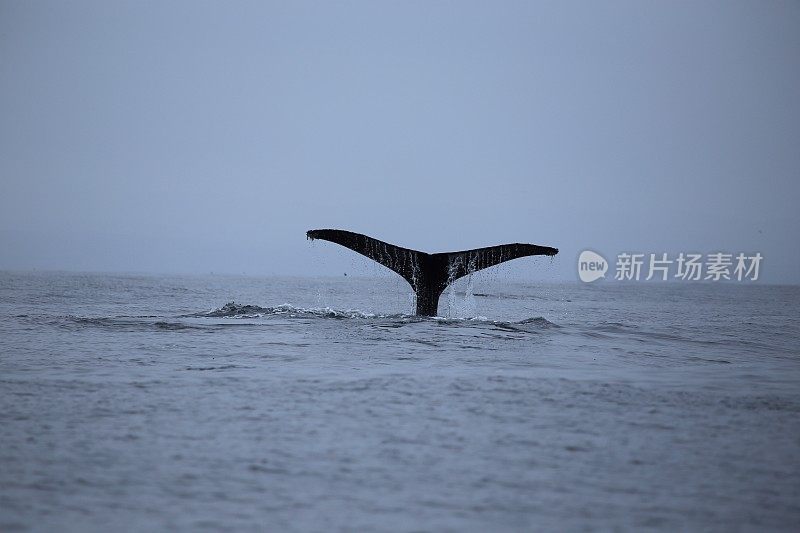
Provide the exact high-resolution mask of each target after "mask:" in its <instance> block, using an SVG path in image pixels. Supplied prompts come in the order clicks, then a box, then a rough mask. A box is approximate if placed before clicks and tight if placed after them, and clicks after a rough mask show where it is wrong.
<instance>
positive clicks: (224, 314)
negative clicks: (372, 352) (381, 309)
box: [183, 302, 412, 319]
mask: <svg viewBox="0 0 800 533" xmlns="http://www.w3.org/2000/svg"><path fill="white" fill-rule="evenodd" d="M183 316H184V317H186V318H188V317H191V318H202V317H210V318H236V317H239V318H259V317H265V316H286V317H288V318H298V317H309V318H314V317H317V318H339V319H341V318H405V317H411V316H412V315H404V314H388V315H381V314H376V313H365V312H363V311H360V310H358V309H347V310H339V309H333V308H331V307H310V308H305V307H296V306H294V305H291V304H282V305H277V306H275V307H261V306H258V305H250V304H237V303H235V302H228V303H226V304H225V305H223V306H222V307H220V308H218V309H214V310H213V311H205V312H201V313H194V314H190V315H183Z"/></svg>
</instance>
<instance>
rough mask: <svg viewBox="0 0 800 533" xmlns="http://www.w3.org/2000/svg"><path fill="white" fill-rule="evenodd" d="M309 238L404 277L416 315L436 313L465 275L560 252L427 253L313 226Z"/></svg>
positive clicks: (508, 247)
mask: <svg viewBox="0 0 800 533" xmlns="http://www.w3.org/2000/svg"><path fill="white" fill-rule="evenodd" d="M306 237H307V238H308V239H311V240H314V239H322V240H326V241H331V242H335V243H336V244H340V245H342V246H344V247H346V248H350V249H351V250H353V251H356V252H358V253H360V254H361V255H365V256H367V257H369V258H370V259H372V260H373V261H377V262H378V263H380V264H382V265H383V266H385V267H388V268H390V269H392V270H394V271H395V272H397V273H398V274H400V275H401V276H403V279H405V280H406V281H407V282H408V283H409V284H410V285H411V288H412V289H414V294H416V297H417V314H418V315H423V316H436V314H437V312H438V309H439V296H440V295H441V294H442V291H444V290H445V289H446V288H447V286H448V285H450V284H451V283H452V282H453V281H455V280H457V279H458V278H460V277H462V276H466V275H467V274H471V273H472V272H477V271H478V270H482V269H484V268H489V267H490V266H494V265H498V264H500V263H504V262H505V261H511V260H512V259H517V258H519V257H526V256H529V255H556V254H557V253H558V249H557V248H550V247H549V246H537V245H535V244H519V243H516V244H500V245H497V246H488V247H486V248H476V249H474V250H464V251H461V252H444V253H440V254H428V253H425V252H419V251H417V250H410V249H408V248H401V247H400V246H395V245H394V244H389V243H388V242H383V241H379V240H378V239H373V238H372V237H367V236H366V235H361V234H360V233H353V232H352V231H344V230H339V229H314V230H311V231H308V232H306Z"/></svg>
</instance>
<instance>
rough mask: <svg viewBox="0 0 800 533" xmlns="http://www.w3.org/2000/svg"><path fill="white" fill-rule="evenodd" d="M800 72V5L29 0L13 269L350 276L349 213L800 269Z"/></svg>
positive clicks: (13, 178) (6, 214)
mask: <svg viewBox="0 0 800 533" xmlns="http://www.w3.org/2000/svg"><path fill="white" fill-rule="evenodd" d="M798 95H800V3H798V2H788V1H787V2H779V1H769V2H763V1H755V0H754V1H751V2H734V1H728V0H726V1H724V2H719V3H717V2H643V1H640V0H636V1H632V2H588V1H587V2H577V3H570V2H562V1H558V2H532V1H524V2H519V3H517V2H480V3H470V2H463V1H458V2H429V1H424V2H377V1H365V2H322V1H320V2H308V3H304V2H295V1H292V2H279V3H269V2H264V1H255V2H227V1H226V2H222V1H220V2H197V1H187V2H178V1H172V2H161V1H151V2H147V1H130V2H122V1H108V0H103V1H98V2H86V1H70V2H62V1H56V0H53V1H49V2H44V1H28V0H24V1H12V0H2V1H0V268H4V269H31V268H37V269H67V270H91V271H148V272H197V273H203V272H210V271H214V272H231V273H239V272H247V273H251V274H272V273H274V274H293V273H297V274H326V273H331V272H330V270H334V271H335V272H332V273H334V274H339V271H340V270H341V269H342V268H343V267H342V266H341V265H340V264H339V263H337V261H340V262H343V263H342V264H345V263H346V257H347V255H346V254H351V252H347V251H341V252H335V251H334V249H335V248H337V247H336V246H335V245H333V244H330V245H327V244H326V245H321V244H320V243H315V244H313V245H312V244H310V243H308V242H306V240H305V231H306V230H307V229H311V228H321V227H333V228H342V229H350V230H353V231H359V232H363V233H367V234H369V235H373V236H375V237H378V238H381V239H383V240H387V241H389V242H393V243H396V244H399V245H403V246H407V247H411V248H416V249H421V250H425V251H430V252H434V251H449V250H458V249H464V248H473V247H479V246H487V245H491V244H499V243H503V242H530V243H536V244H544V245H550V246H555V247H558V248H560V249H561V254H560V255H559V257H558V258H557V260H556V261H555V263H554V264H553V265H550V266H549V267H548V268H549V270H550V271H553V269H555V271H556V274H557V275H560V276H563V277H564V278H565V279H576V273H575V261H576V258H577V255H578V253H579V252H580V250H582V249H584V248H591V249H594V250H597V251H600V252H602V253H604V254H606V255H608V256H614V255H615V254H617V253H618V252H621V251H637V252H680V251H686V252H689V251H695V252H702V253H710V252H716V251H727V252H740V251H743V252H756V251H759V252H761V253H762V254H763V255H764V262H763V264H762V269H763V270H762V276H763V279H764V281H769V282H792V283H798V282H800V268H798V265H800V238H798V237H799V236H800V235H799V231H798V230H800V209H798V205H797V204H798V201H800V97H798ZM321 258H324V260H323V259H321ZM539 261H540V262H536V260H532V259H523V260H518V261H516V262H515V263H518V264H521V265H522V266H521V267H520V268H524V269H525V272H527V273H528V274H529V275H530V276H531V278H532V279H537V276H539V269H538V265H540V264H543V263H545V262H548V260H539Z"/></svg>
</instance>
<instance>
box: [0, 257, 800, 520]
mask: <svg viewBox="0 0 800 533" xmlns="http://www.w3.org/2000/svg"><path fill="white" fill-rule="evenodd" d="M409 296H410V295H409V290H408V288H407V286H404V282H402V280H399V278H398V279H397V280H395V279H391V278H376V279H354V278H352V277H342V278H338V279H334V278H331V279H299V278H298V279H295V278H248V277H221V276H208V277H148V276H120V275H99V274H52V273H28V274H14V273H0V530H2V531H14V530H28V529H30V530H37V531H112V530H113V531H117V530H121V531H125V530H128V531H153V530H175V529H177V530H184V531H198V530H211V531H217V530H220V529H235V530H242V531H248V530H269V531H345V530H346V531H356V530H358V531H424V530H430V531H447V530H454V531H489V530H491V531H569V530H640V529H649V528H652V529H657V530H664V531H674V530H709V531H764V530H773V531H778V530H786V531H789V530H796V528H797V526H798V524H800V416H798V415H800V387H799V385H800V358H799V355H800V354H798V351H799V350H800V326H798V320H797V317H798V308H800V305H798V304H800V288H798V287H777V286H753V285H744V284H691V283H683V284H680V283H679V284H648V283H638V284H627V285H625V284H619V283H616V284H615V283H613V282H605V283H603V282H600V283H598V284H594V285H581V284H578V283H564V284H536V283H521V282H514V281H504V280H501V279H483V280H476V281H475V282H473V283H467V282H461V283H460V284H459V286H458V287H457V288H456V290H455V291H454V294H446V295H445V296H443V297H442V301H441V304H440V313H441V314H443V315H448V314H449V315H450V316H451V318H435V319H427V318H425V319H420V318H416V317H414V316H410V315H409V314H408V313H409V311H410V309H411V305H412V303H413V302H412V301H411V300H410V297H409ZM229 302H235V303H231V304H229V305H226V304H228V303H229Z"/></svg>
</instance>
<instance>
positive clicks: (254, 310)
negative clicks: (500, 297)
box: [184, 302, 561, 328]
mask: <svg viewBox="0 0 800 533" xmlns="http://www.w3.org/2000/svg"><path fill="white" fill-rule="evenodd" d="M184 316H186V317H192V318H202V317H209V318H261V317H268V316H283V317H287V318H303V317H306V318H333V319H365V320H369V319H397V320H400V321H403V322H425V321H434V322H436V323H438V324H450V323H452V324H462V325H463V324H469V323H487V324H492V325H523V326H524V325H532V326H538V327H542V328H551V327H555V328H558V327H561V326H559V325H558V324H555V323H554V322H551V321H549V320H547V319H546V318H544V317H541V316H538V317H530V318H526V319H523V320H519V321H501V320H493V319H490V318H487V317H485V316H474V317H457V318H456V317H441V316H435V317H425V316H417V315H409V314H404V313H392V314H380V313H367V312H364V311H361V310H359V309H347V310H340V309H333V308H331V307H310V308H305V307H296V306H294V305H291V304H282V305H277V306H275V307H261V306H258V305H251V304H237V303H235V302H228V303H226V304H225V305H223V306H222V307H219V308H217V309H214V310H212V311H204V312H201V313H194V314H191V315H184Z"/></svg>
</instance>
